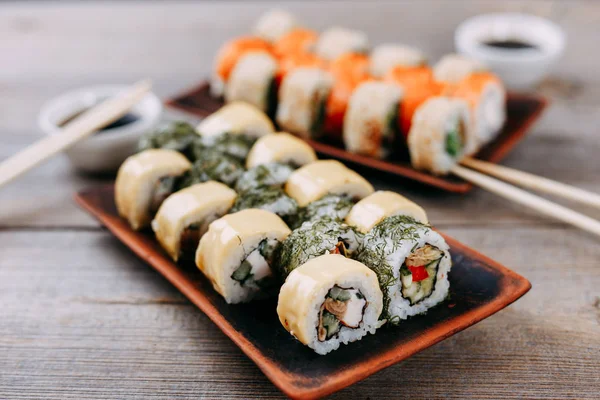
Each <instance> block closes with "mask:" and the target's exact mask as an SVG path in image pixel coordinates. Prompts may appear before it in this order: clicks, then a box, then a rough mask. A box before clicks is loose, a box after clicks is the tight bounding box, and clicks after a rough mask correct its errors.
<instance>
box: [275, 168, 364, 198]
mask: <svg viewBox="0 0 600 400" xmlns="http://www.w3.org/2000/svg"><path fill="white" fill-rule="evenodd" d="M285 191H286V192H287V194H288V195H289V196H290V197H292V198H293V199H295V200H296V201H297V202H298V205H299V206H300V207H304V206H306V205H307V204H308V203H310V202H313V201H315V200H319V199H320V198H321V197H323V196H325V195H327V194H337V195H345V196H347V197H348V198H350V199H352V200H360V199H362V198H363V197H367V196H368V195H370V194H371V193H373V186H372V185H371V184H370V183H369V182H368V181H367V180H366V179H365V178H363V177H362V176H360V175H359V174H357V173H356V172H354V171H352V170H351V169H349V168H346V166H344V164H342V163H341V162H339V161H335V160H320V161H315V162H314V163H311V164H307V165H305V166H303V167H301V168H299V169H297V170H296V171H294V173H292V175H290V177H289V179H288V181H287V182H286V184H285Z"/></svg>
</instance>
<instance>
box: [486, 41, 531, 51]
mask: <svg viewBox="0 0 600 400" xmlns="http://www.w3.org/2000/svg"><path fill="white" fill-rule="evenodd" d="M482 44H483V45H484V46H488V47H493V48H495V49H502V50H539V47H538V46H537V45H536V44H533V43H530V42H526V41H524V40H520V39H489V40H484V41H482Z"/></svg>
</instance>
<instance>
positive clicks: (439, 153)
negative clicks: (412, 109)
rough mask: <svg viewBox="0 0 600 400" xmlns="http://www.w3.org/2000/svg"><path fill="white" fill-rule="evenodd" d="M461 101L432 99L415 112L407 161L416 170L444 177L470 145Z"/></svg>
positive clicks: (467, 119)
mask: <svg viewBox="0 0 600 400" xmlns="http://www.w3.org/2000/svg"><path fill="white" fill-rule="evenodd" d="M474 142H475V141H474V135H473V129H471V120H470V115H469V108H468V106H467V103H466V102H465V101H464V100H459V99H450V98H447V97H434V98H431V99H429V100H427V101H426V102H425V103H423V104H422V105H421V106H420V107H419V108H418V109H417V111H416V113H415V115H414V117H413V120H412V126H411V128H410V132H409V134H408V150H409V152H410V162H411V164H412V166H413V167H415V168H416V169H422V170H426V171H429V172H431V173H433V174H435V175H444V174H447V173H448V172H450V170H451V169H452V167H454V166H455V165H456V163H457V162H459V161H460V160H461V159H462V158H463V157H464V156H465V154H469V149H470V148H472V146H474Z"/></svg>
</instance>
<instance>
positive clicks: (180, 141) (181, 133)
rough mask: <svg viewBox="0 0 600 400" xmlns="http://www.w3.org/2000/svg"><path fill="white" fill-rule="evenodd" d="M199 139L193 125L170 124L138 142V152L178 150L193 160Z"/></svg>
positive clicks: (180, 122) (144, 136)
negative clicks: (195, 145)
mask: <svg viewBox="0 0 600 400" xmlns="http://www.w3.org/2000/svg"><path fill="white" fill-rule="evenodd" d="M199 139H200V137H199V136H198V133H197V132H196V129H195V128H194V127H193V126H192V125H191V124H189V123H187V122H185V121H175V122H168V123H165V124H163V125H161V126H160V127H159V128H158V129H157V130H155V131H152V132H149V133H147V134H144V135H143V136H142V137H141V138H140V141H139V142H138V150H139V151H144V150H148V149H170V150H176V151H178V152H180V153H183V154H184V155H185V156H186V157H187V158H188V159H190V160H193V159H194V157H193V148H194V144H195V143H196V141H198V140H199Z"/></svg>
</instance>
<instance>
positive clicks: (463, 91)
mask: <svg viewBox="0 0 600 400" xmlns="http://www.w3.org/2000/svg"><path fill="white" fill-rule="evenodd" d="M452 97H454V98H459V99H464V100H466V101H467V102H468V103H469V107H470V109H471V113H472V120H473V125H474V129H475V136H476V138H477V144H478V146H482V145H485V144H486V143H488V142H490V141H491V140H492V139H494V138H495V137H496V136H497V135H498V133H499V132H500V130H501V129H502V127H503V126H504V122H505V121H506V90H505V89H504V86H503V85H502V82H501V81H500V79H498V77H497V76H495V75H493V74H490V73H485V72H483V73H474V74H471V75H469V76H467V77H466V78H465V79H463V80H462V81H460V82H459V83H458V84H457V85H456V87H455V89H454V91H453V93H452Z"/></svg>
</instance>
